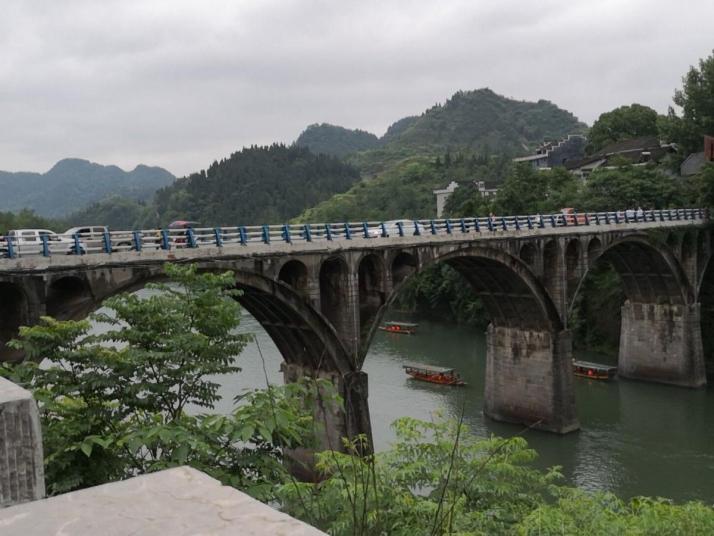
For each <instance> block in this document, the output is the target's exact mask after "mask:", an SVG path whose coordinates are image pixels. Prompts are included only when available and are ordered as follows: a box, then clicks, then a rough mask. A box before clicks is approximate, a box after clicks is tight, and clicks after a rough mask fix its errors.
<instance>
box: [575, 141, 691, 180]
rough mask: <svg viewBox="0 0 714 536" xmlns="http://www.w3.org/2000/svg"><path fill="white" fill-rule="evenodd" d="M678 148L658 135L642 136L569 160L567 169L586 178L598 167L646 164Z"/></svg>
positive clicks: (655, 161) (658, 159)
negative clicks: (662, 140) (661, 139)
mask: <svg viewBox="0 0 714 536" xmlns="http://www.w3.org/2000/svg"><path fill="white" fill-rule="evenodd" d="M676 149H677V147H676V145H675V144H674V143H662V142H661V141H660V140H659V138H657V137H656V136H642V137H639V138H631V139H629V140H622V141H619V142H616V143H611V144H610V145H607V146H605V147H603V148H602V150H600V151H598V152H597V153H595V154H592V155H590V156H587V157H585V158H581V159H580V160H575V161H570V162H567V163H566V164H565V169H567V170H568V171H570V172H571V173H573V174H574V175H577V176H578V177H580V178H581V179H583V180H584V179H587V178H588V176H589V175H590V174H591V173H592V172H593V171H595V170H596V169H613V168H616V167H618V166H621V165H623V164H629V165H632V166H645V165H648V164H650V163H652V162H654V163H657V162H659V161H660V160H662V158H664V157H665V156H666V155H668V154H670V153H673V152H675V151H676Z"/></svg>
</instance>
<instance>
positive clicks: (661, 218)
mask: <svg viewBox="0 0 714 536" xmlns="http://www.w3.org/2000/svg"><path fill="white" fill-rule="evenodd" d="M658 212H659V221H664V211H663V210H662V209H659V211H658Z"/></svg>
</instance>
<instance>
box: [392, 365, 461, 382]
mask: <svg viewBox="0 0 714 536" xmlns="http://www.w3.org/2000/svg"><path fill="white" fill-rule="evenodd" d="M403 367H404V370H405V372H406V373H407V374H409V375H410V376H411V377H412V378H414V379H415V380H421V381H424V382H431V383H439V384H441V385H466V382H465V381H464V380H462V379H461V378H460V377H459V375H458V374H457V373H456V372H455V371H454V369H452V368H444V367H434V366H432V365H422V364H419V363H412V364H409V365H403Z"/></svg>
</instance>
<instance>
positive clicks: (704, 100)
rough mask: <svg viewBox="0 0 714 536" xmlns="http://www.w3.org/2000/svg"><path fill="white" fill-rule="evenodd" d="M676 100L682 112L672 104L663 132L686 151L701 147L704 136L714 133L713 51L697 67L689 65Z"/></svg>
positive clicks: (686, 152) (693, 151)
mask: <svg viewBox="0 0 714 536" xmlns="http://www.w3.org/2000/svg"><path fill="white" fill-rule="evenodd" d="M673 100H674V104H675V105H677V106H678V107H679V108H680V109H681V115H678V114H677V112H676V111H675V110H674V108H671V107H670V109H669V113H668V114H667V119H666V120H665V121H663V124H662V127H663V128H662V130H663V133H664V134H665V135H666V136H667V137H669V139H670V140H672V141H676V142H677V143H678V144H679V146H680V148H681V150H682V154H683V155H687V154H689V153H696V152H699V151H702V150H703V141H702V139H703V136H704V135H709V136H714V52H713V53H712V54H711V55H710V56H708V57H707V58H704V59H700V60H699V67H698V68H697V67H694V66H692V67H690V68H689V71H688V72H687V74H686V75H684V76H683V77H682V88H681V89H677V90H676V91H675V92H674V99H673Z"/></svg>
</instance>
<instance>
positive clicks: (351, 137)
mask: <svg viewBox="0 0 714 536" xmlns="http://www.w3.org/2000/svg"><path fill="white" fill-rule="evenodd" d="M295 145H298V146H300V147H307V148H308V149H310V151H311V152H313V153H315V154H328V155H331V156H338V157H342V156H345V155H348V154H350V153H354V152H357V151H366V150H369V149H376V148H377V147H379V146H380V145H381V141H380V139H379V138H378V137H377V136H375V135H374V134H372V133H371V132H366V131H364V130H359V129H356V130H350V129H347V128H344V127H338V126H335V125H330V124H329V123H321V124H317V123H315V124H313V125H309V126H308V127H307V128H306V129H305V130H303V131H302V133H301V134H300V136H299V137H298V139H297V140H296V141H295Z"/></svg>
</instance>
